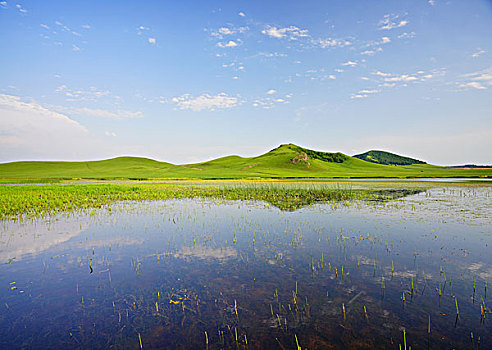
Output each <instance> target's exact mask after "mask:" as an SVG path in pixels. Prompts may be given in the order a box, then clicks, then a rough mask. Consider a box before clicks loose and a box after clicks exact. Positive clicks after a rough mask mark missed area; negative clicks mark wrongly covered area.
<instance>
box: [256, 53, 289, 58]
mask: <svg viewBox="0 0 492 350" xmlns="http://www.w3.org/2000/svg"><path fill="white" fill-rule="evenodd" d="M258 56H263V57H268V58H271V57H287V54H285V53H280V52H259V53H258Z"/></svg>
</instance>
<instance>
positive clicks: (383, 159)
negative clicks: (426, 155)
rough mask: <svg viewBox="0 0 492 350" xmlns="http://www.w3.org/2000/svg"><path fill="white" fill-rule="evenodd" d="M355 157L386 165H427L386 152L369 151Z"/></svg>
mask: <svg viewBox="0 0 492 350" xmlns="http://www.w3.org/2000/svg"><path fill="white" fill-rule="evenodd" d="M354 157H355V158H359V159H362V160H365V161H366V162H371V163H377V164H384V165H413V164H427V163H426V162H423V161H421V160H418V159H413V158H409V157H403V156H400V155H398V154H394V153H390V152H385V151H368V152H365V153H362V154H357V155H355V156H354Z"/></svg>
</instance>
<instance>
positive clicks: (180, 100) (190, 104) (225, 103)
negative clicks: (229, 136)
mask: <svg viewBox="0 0 492 350" xmlns="http://www.w3.org/2000/svg"><path fill="white" fill-rule="evenodd" d="M171 101H172V102H173V103H175V104H176V105H177V106H178V108H179V109H183V110H186V109H190V110H192V111H195V112H199V111H203V110H209V111H215V110H217V109H230V108H234V107H236V106H238V105H239V104H240V103H241V102H240V101H239V99H238V98H237V97H233V96H228V95H227V94H226V93H223V92H222V93H219V94H217V95H210V94H203V95H201V96H198V97H194V96H192V95H190V94H184V95H181V96H179V97H174V98H172V100H171Z"/></svg>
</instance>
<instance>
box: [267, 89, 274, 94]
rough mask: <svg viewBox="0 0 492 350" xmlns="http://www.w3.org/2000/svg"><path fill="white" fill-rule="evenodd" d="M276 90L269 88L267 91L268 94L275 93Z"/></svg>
mask: <svg viewBox="0 0 492 350" xmlns="http://www.w3.org/2000/svg"><path fill="white" fill-rule="evenodd" d="M276 92H277V90H274V89H271V90H268V91H267V92H266V93H267V95H273V94H274V93H276Z"/></svg>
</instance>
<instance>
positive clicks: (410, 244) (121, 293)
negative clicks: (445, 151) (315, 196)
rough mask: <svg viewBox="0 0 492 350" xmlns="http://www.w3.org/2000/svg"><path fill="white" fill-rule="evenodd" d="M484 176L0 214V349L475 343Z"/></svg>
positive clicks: (485, 314) (480, 328) (491, 269)
mask: <svg viewBox="0 0 492 350" xmlns="http://www.w3.org/2000/svg"><path fill="white" fill-rule="evenodd" d="M491 198H492V187H489V186H460V185H456V184H455V185H453V186H447V185H446V184H442V185H433V186H432V187H430V188H428V189H427V190H426V191H422V192H420V193H418V194H413V195H409V196H407V197H405V198H401V199H397V200H390V201H385V202H380V201H352V202H341V203H333V202H332V203H328V204H324V203H317V204H313V205H310V206H306V207H303V208H301V209H298V210H295V211H282V210H280V209H278V208H276V207H274V206H272V205H270V204H268V203H264V202H242V201H219V200H204V199H184V200H168V201H152V202H151V201H149V202H129V203H117V204H114V205H111V206H109V207H106V208H103V209H98V210H96V209H94V210H91V211H86V212H85V213H84V214H60V215H58V216H56V217H49V218H42V219H35V220H25V221H20V222H15V221H4V222H2V223H1V224H0V225H1V226H0V261H1V265H0V286H1V288H0V297H1V300H2V303H1V304H2V305H0V310H1V311H0V347H1V348H3V349H21V348H29V349H33V348H80V349H87V348H115V349H123V348H125V349H127V348H131V349H132V348H133V349H140V348H144V349H152V348H160V349H162V348H168V349H207V348H208V349H301V348H302V349H306V348H307V349H316V348H323V349H398V348H399V346H400V345H401V348H402V349H404V347H405V346H406V347H407V348H409V347H410V346H411V347H412V349H422V348H431V349H450V348H456V349H465V348H470V349H477V348H482V349H487V348H491V347H492V323H491V318H492V314H491V311H490V307H489V301H490V294H491V293H492V291H491V290H490V286H489V290H487V282H490V279H491V278H492V254H491V252H492V249H491V245H492V200H491Z"/></svg>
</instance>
